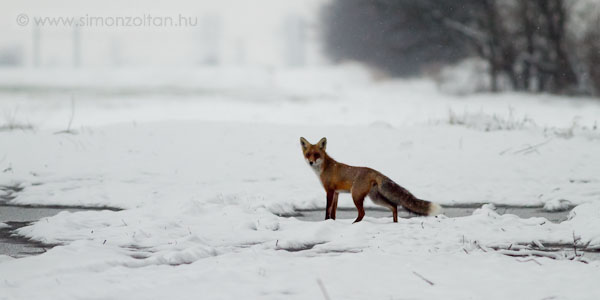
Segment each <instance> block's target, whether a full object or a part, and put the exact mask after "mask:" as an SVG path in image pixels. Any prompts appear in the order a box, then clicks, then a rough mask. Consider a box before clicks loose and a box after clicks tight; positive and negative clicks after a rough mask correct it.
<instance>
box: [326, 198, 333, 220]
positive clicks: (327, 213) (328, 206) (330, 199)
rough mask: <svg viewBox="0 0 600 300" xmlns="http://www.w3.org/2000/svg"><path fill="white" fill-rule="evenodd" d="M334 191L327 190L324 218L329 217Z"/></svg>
mask: <svg viewBox="0 0 600 300" xmlns="http://www.w3.org/2000/svg"><path fill="white" fill-rule="evenodd" d="M334 194H335V192H334V191H327V206H326V207H325V220H328V219H331V211H332V207H333V198H334Z"/></svg>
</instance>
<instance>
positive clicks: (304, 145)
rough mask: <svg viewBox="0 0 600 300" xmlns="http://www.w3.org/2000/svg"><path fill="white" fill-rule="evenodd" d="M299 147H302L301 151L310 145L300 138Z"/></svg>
mask: <svg viewBox="0 0 600 300" xmlns="http://www.w3.org/2000/svg"><path fill="white" fill-rule="evenodd" d="M300 145H301V146H302V150H306V149H307V148H308V145H310V143H309V142H308V141H307V140H306V139H305V138H303V137H300Z"/></svg>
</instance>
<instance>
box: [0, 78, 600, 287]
mask: <svg viewBox="0 0 600 300" xmlns="http://www.w3.org/2000/svg"><path fill="white" fill-rule="evenodd" d="M173 74H177V75H176V76H174V75H173ZM0 110H1V111H3V112H4V114H5V118H4V120H2V119H1V118H0V127H2V126H5V125H15V126H16V127H19V126H26V125H31V126H33V128H34V129H33V130H21V129H16V130H10V131H8V130H6V131H0V141H1V148H0V171H1V172H0V185H4V186H13V187H20V188H23V189H22V190H20V191H19V192H16V193H13V194H12V196H15V198H14V199H12V200H11V203H13V204H33V205H46V204H52V205H56V204H60V205H77V206H95V207H98V206H100V207H102V206H109V207H118V208H123V209H124V210H122V211H108V210H106V211H88V212H76V213H68V212H63V213H60V214H59V215H56V216H54V217H50V218H44V219H43V220H40V221H39V222H36V223H35V224H33V225H32V226H28V227H24V228H21V229H19V233H20V234H22V235H25V236H28V237H31V238H33V239H36V240H40V241H44V242H48V243H61V244H63V246H59V247H56V248H53V249H51V250H49V251H48V252H47V253H44V254H42V255H39V256H36V257H28V258H22V259H10V258H8V257H0V299H2V298H3V297H5V298H7V299H12V298H17V299H31V298H42V297H44V298H50V299H54V298H67V299H68V298H97V299H105V298H111V299H113V298H121V299H126V298H127V299H129V298H152V299H163V298H166V297H177V298H190V299H198V298H202V299H204V298H206V299H241V298H244V299H288V298H292V299H325V298H324V295H323V289H324V290H325V291H326V293H328V294H329V297H330V299H404V298H408V299H432V298H434V299H435V298H440V299H441V298H443V299H465V298H472V299H482V298H485V299H506V298H513V299H542V298H548V299H597V298H598V297H600V287H598V285H597V279H598V277H599V276H600V262H599V261H590V262H589V263H588V264H584V263H581V262H577V261H571V260H552V259H548V258H536V259H535V260H523V259H518V258H514V257H509V256H505V255H502V254H500V253H498V252H495V251H492V250H491V249H490V248H498V247H499V248H509V247H510V245H511V244H513V245H515V246H516V245H517V244H531V243H572V242H573V239H576V240H577V243H578V244H580V245H585V244H588V247H591V248H600V177H599V174H600V129H598V128H597V122H598V120H600V102H599V101H597V100H595V99H583V98H580V99H568V98H566V97H555V96H548V95H538V96H532V95H524V94H502V95H489V94H478V95H472V96H460V97H459V96H451V95H444V94H441V93H439V92H437V90H436V88H435V85H434V84H433V83H432V82H429V81H426V80H409V81H377V80H373V79H371V78H370V76H369V75H368V74H367V73H366V72H364V71H363V70H362V69H360V68H358V67H343V68H323V69H313V70H296V71H279V70H253V71H248V70H245V71H243V70H225V69H216V70H204V71H198V70H196V71H190V70H183V71H181V72H178V73H173V72H169V73H168V74H165V73H157V72H150V71H144V72H139V71H138V72H134V71H132V70H123V71H120V72H112V73H108V72H106V73H102V72H96V73H93V75H92V73H85V72H82V71H79V72H74V71H67V70H63V71H53V72H50V71H48V73H46V74H43V73H41V74H40V73H32V72H29V71H15V70H4V71H0ZM71 116H73V117H72V124H71V127H70V129H72V130H76V131H77V134H69V133H59V134H56V132H57V131H60V130H65V129H67V127H68V124H69V122H70V119H71ZM300 136H304V137H306V138H307V139H308V140H309V141H311V142H316V141H317V140H318V139H319V138H321V137H323V136H326V137H327V138H328V141H329V143H328V152H329V154H330V155H332V156H333V157H334V158H336V159H338V160H340V161H342V162H346V163H349V164H353V165H367V166H369V167H372V168H375V169H377V170H379V171H381V172H383V173H384V174H386V175H388V176H389V177H391V178H393V179H394V180H395V181H397V182H398V183H400V184H402V185H403V186H405V187H406V188H408V189H409V190H410V191H412V192H413V193H414V194H416V195H417V196H419V197H421V198H424V199H430V200H433V201H436V202H438V203H441V204H445V205H456V204H469V203H471V204H472V203H495V204H511V205H523V206H545V208H546V209H548V210H552V209H557V208H560V206H565V204H566V205H567V206H568V205H569V204H573V205H578V206H577V207H576V208H575V209H574V210H573V211H572V212H571V215H570V220H568V221H565V222H562V223H560V224H553V223H551V222H548V221H547V220H545V219H544V218H530V219H520V218H518V217H516V216H513V215H503V216H500V215H498V214H497V213H496V212H495V211H494V209H493V207H492V206H484V207H482V208H481V209H479V210H477V211H476V212H475V213H474V214H473V215H472V216H468V217H463V218H446V217H444V216H440V217H437V218H433V217H415V218H411V219H402V220H400V222H399V223H398V224H394V223H392V222H391V221H392V220H391V218H390V219H375V218H369V217H368V215H369V213H368V212H367V218H366V219H365V220H364V221H363V222H361V223H359V224H354V225H351V224H350V222H351V220H337V221H324V222H305V221H301V220H298V219H296V218H286V217H279V216H278V215H281V214H291V213H293V212H294V211H295V210H298V209H307V208H322V207H324V204H325V199H324V198H325V197H324V192H323V191H322V188H321V187H320V185H319V183H318V181H317V179H316V178H315V176H314V173H313V172H312V171H311V170H310V169H309V168H308V167H307V166H306V165H305V162H304V160H303V158H302V156H301V151H300V146H299V142H298V139H299V137H300ZM0 193H5V194H8V193H9V191H2V190H0ZM0 195H2V194H0ZM370 205H372V204H370ZM340 206H342V207H353V204H352V201H351V199H350V198H349V196H347V195H342V196H340ZM0 209H1V208H0ZM486 249H488V250H486ZM486 251H487V252H486ZM421 277H423V278H425V279H426V280H424V279H423V278H421ZM427 280H429V281H431V282H432V283H433V285H430V284H429V283H427ZM552 297H554V298H552Z"/></svg>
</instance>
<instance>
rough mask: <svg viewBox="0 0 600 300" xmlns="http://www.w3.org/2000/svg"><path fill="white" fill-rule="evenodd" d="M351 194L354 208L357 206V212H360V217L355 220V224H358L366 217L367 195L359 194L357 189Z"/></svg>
mask: <svg viewBox="0 0 600 300" xmlns="http://www.w3.org/2000/svg"><path fill="white" fill-rule="evenodd" d="M351 193H352V200H353V201H354V206H356V210H358V216H357V217H356V220H354V223H357V222H360V221H361V220H362V219H363V218H364V217H365V208H364V202H365V197H366V196H367V193H359V192H357V190H355V189H352V191H351Z"/></svg>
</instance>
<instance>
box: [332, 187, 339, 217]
mask: <svg viewBox="0 0 600 300" xmlns="http://www.w3.org/2000/svg"><path fill="white" fill-rule="evenodd" d="M339 194H340V193H338V192H335V193H333V203H331V218H332V219H334V220H335V212H336V211H337V201H338V195H339Z"/></svg>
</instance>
